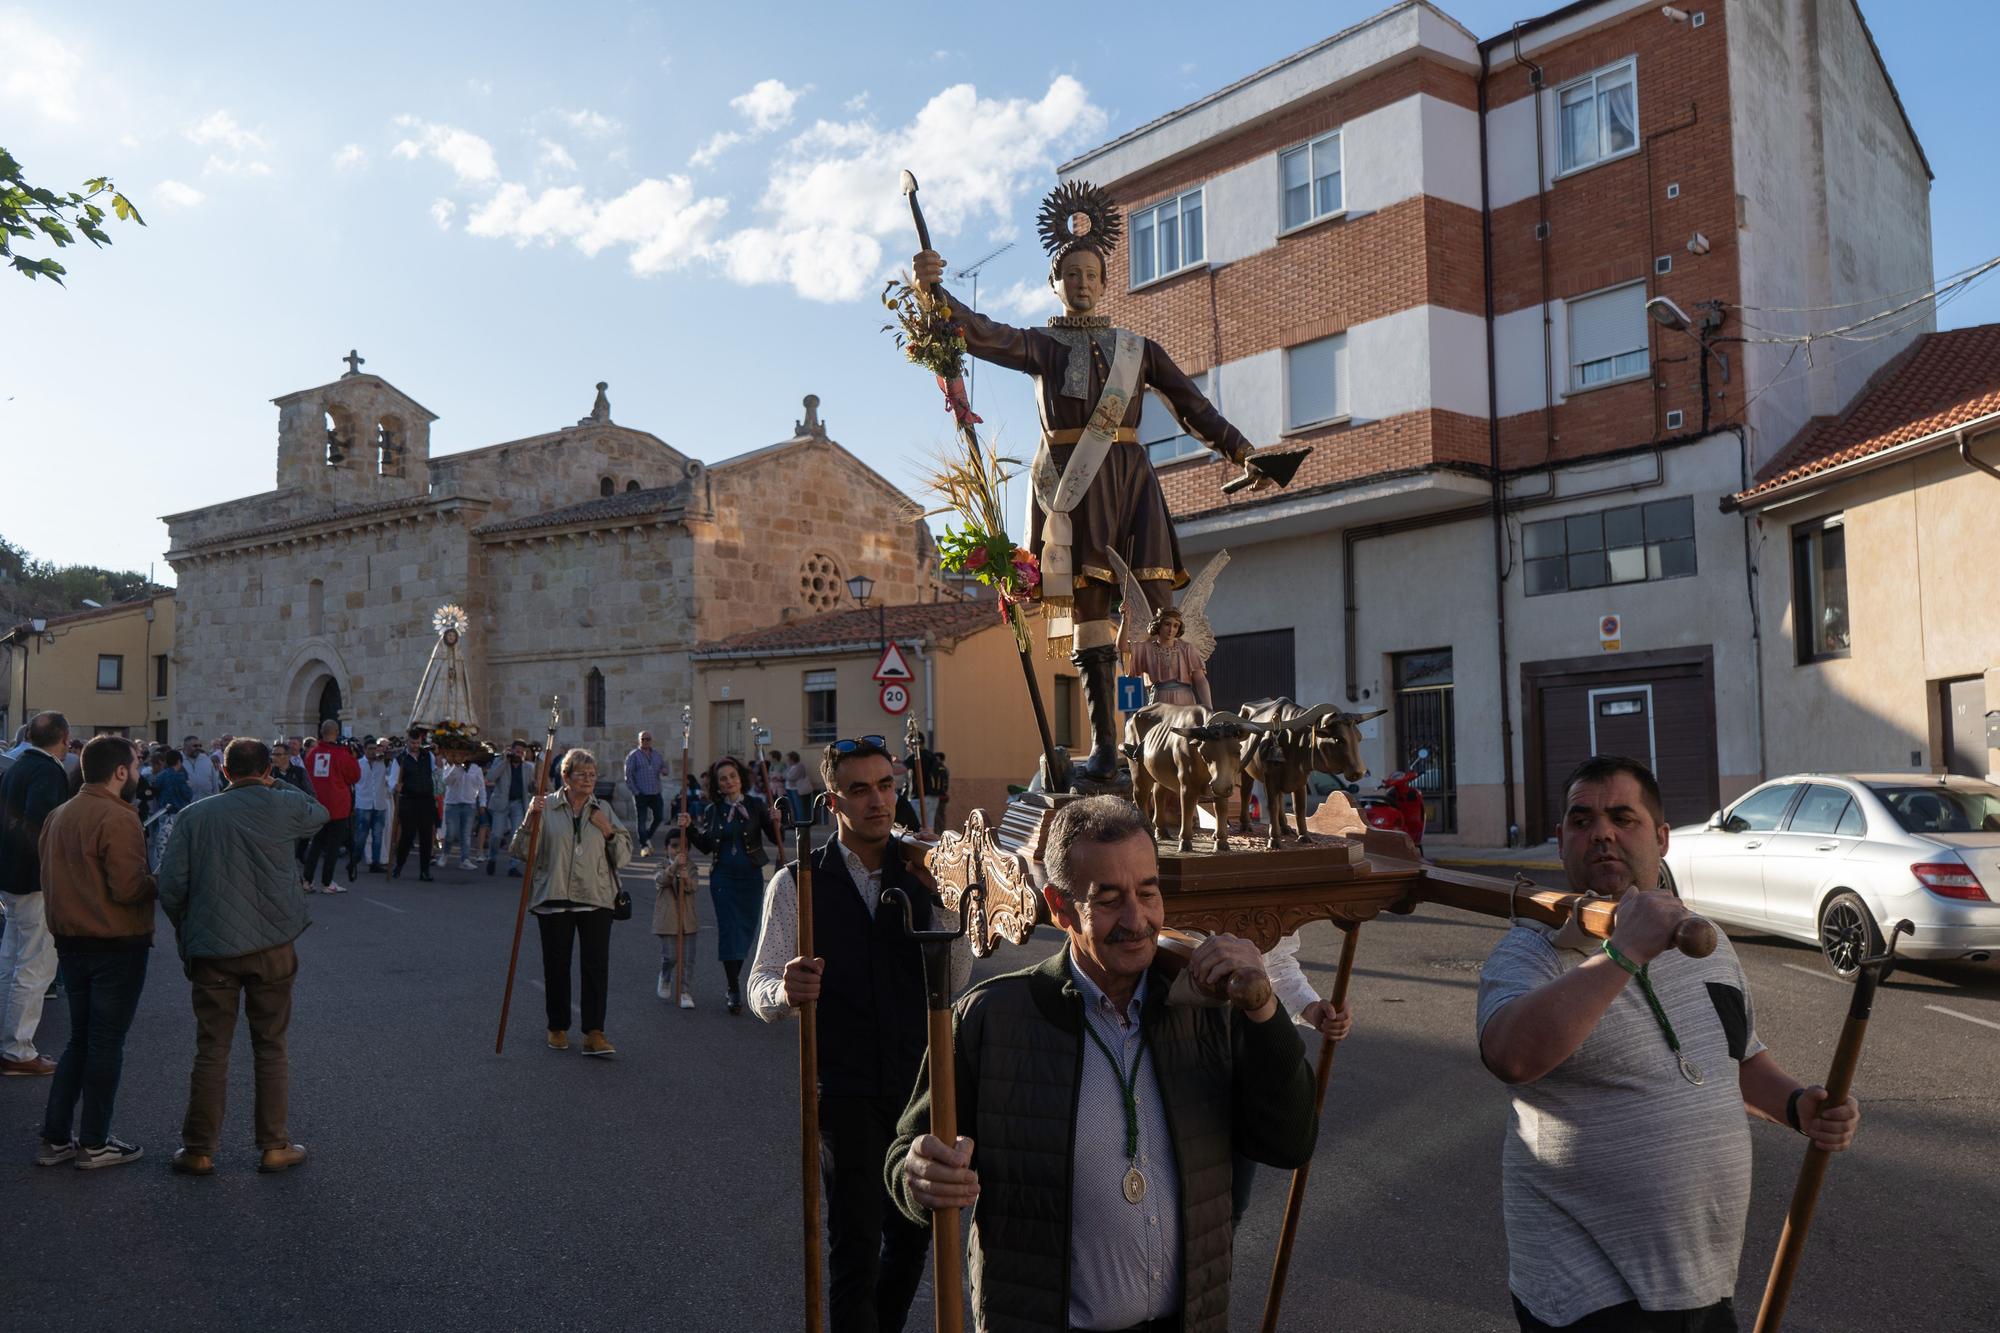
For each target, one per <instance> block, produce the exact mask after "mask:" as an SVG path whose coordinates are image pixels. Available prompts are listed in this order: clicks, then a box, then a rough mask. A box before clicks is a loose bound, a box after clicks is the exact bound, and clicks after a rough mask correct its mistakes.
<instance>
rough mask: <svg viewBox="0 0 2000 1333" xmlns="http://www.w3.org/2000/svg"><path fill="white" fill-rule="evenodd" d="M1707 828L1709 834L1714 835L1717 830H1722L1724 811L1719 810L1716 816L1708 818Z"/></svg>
mask: <svg viewBox="0 0 2000 1333" xmlns="http://www.w3.org/2000/svg"><path fill="white" fill-rule="evenodd" d="M1706 827H1707V829H1708V831H1709V832H1711V833H1713V832H1714V831H1715V830H1717V829H1719V828H1721V827H1722V811H1720V810H1717V811H1716V812H1715V813H1714V814H1712V815H1710V816H1709V817H1708V824H1707V825H1706Z"/></svg>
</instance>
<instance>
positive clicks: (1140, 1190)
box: [1125, 1166, 1146, 1204]
mask: <svg viewBox="0 0 2000 1333" xmlns="http://www.w3.org/2000/svg"><path fill="white" fill-rule="evenodd" d="M1145 1197H1146V1178H1145V1177H1144V1176H1142V1175H1140V1174H1139V1168H1138V1167H1136V1166H1135V1167H1133V1168H1132V1169H1131V1170H1129V1171H1127V1172H1126V1173H1125V1202H1127V1203H1131V1204H1136V1203H1138V1202H1139V1201H1140V1200H1141V1199H1143V1198H1145Z"/></svg>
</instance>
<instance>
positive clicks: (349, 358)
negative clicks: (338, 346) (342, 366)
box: [340, 347, 368, 379]
mask: <svg viewBox="0 0 2000 1333" xmlns="http://www.w3.org/2000/svg"><path fill="white" fill-rule="evenodd" d="M340 359H341V360H342V361H345V362H346V363H347V375H359V374H360V373H361V367H363V366H364V365H366V364H368V358H367V357H365V356H362V355H361V354H360V353H359V352H357V351H355V350H354V349H353V348H352V347H350V348H348V349H347V355H346V356H343V357H342V358H340ZM347 375H342V376H341V378H342V379H346V378H347Z"/></svg>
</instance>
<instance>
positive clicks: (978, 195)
mask: <svg viewBox="0 0 2000 1333" xmlns="http://www.w3.org/2000/svg"><path fill="white" fill-rule="evenodd" d="M1104 124H1105V114H1104V111H1103V110H1102V108H1100V107H1098V106H1097V104H1096V103H1094V102H1092V101H1091V99H1090V94H1089V92H1088V91H1086V90H1085V88H1084V86H1083V85H1082V84H1081V83H1078V82H1077V81H1076V80H1075V79H1074V78H1071V77H1070V76H1068V75H1063V76H1060V77H1058V78H1057V79H1055V80H1054V81H1053V82H1052V83H1051V84H1050V85H1049V88H1048V91H1047V92H1046V93H1044V94H1043V95H1042V97H1041V98H1040V99H1039V100H1035V101H1029V100H1028V99H1026V98H1007V99H1004V100H1003V99H995V98H981V97H980V96H979V94H978V92H977V90H975V89H974V88H973V87H972V85H970V84H957V85H955V86H953V87H950V88H946V89H945V90H944V91H942V92H940V93H938V94H937V95H936V96H935V97H933V98H932V99H931V100H930V101H929V102H928V103H926V104H925V105H924V106H923V107H922V109H920V110H919V111H918V112H917V114H916V116H915V117H914V118H913V119H912V120H911V121H910V122H909V123H908V124H905V125H903V126H900V127H898V128H896V129H892V130H883V129H881V128H879V127H877V126H876V125H875V123H874V122H873V121H871V120H851V121H844V122H833V121H824V120H823V121H819V122H818V123H816V124H814V125H813V126H812V127H811V128H809V129H807V130H806V131H805V132H804V133H802V134H800V135H798V136H797V137H796V138H794V139H793V140H792V141H791V142H790V143H789V144H787V145H786V146H785V148H784V149H783V151H781V152H780V153H779V155H778V158H777V160H776V162H775V163H773V165H772V168H771V173H770V177H769V180H768V182H767V184H766V188H765V191H764V194H763V198H762V199H761V200H760V201H759V204H758V209H759V211H760V213H762V214H763V215H764V218H765V221H763V222H762V223H761V224H760V225H759V226H757V227H754V228H750V229H748V230H745V231H741V232H737V233H735V234H734V235H731V236H728V237H725V238H724V239H723V240H721V241H720V242H718V244H717V248H718V251H719V252H720V253H721V255H722V256H723V257H724V260H725V265H724V267H725V272H726V273H727V274H728V275H729V276H730V277H731V278H732V279H734V280H735V281H737V282H744V283H756V282H785V283H789V284H790V285H791V286H792V287H793V288H794V290H796V291H797V292H798V293H799V294H800V295H802V296H807V297H810V298H812V299H814V300H822V301H840V300H853V299H855V298H857V297H860V296H863V295H866V294H868V293H869V292H870V289H871V288H872V287H873V285H874V284H875V282H876V281H877V280H878V279H879V278H880V277H881V276H882V269H883V263H882V256H883V246H882V242H883V241H884V240H892V241H893V244H895V245H896V246H898V247H909V248H914V244H915V239H916V238H915V237H914V236H913V235H911V233H910V214H909V209H908V207H907V206H906V205H905V203H904V201H903V198H902V196H901V195H900V194H899V193H898V192H897V189H896V185H897V180H898V172H899V171H900V169H902V168H905V167H907V168H909V169H910V170H911V171H913V172H914V173H915V174H916V176H917V180H918V181H919V183H920V184H921V185H922V187H923V192H922V195H921V196H920V197H921V198H922V200H923V205H924V215H925V218H926V220H927V221H928V222H929V223H930V226H931V231H932V233H933V235H934V236H937V237H940V238H943V237H949V236H951V235H953V234H954V233H956V232H958V231H960V230H961V229H963V228H965V227H966V226H968V225H969V224H971V223H973V222H975V221H978V220H981V219H986V220H989V221H991V222H993V223H997V224H1001V225H1005V224H1006V223H1008V222H1010V221H1011V220H1012V219H1013V215H1014V211H1015V208H1016V206H1017V205H1018V204H1019V202H1020V199H1021V197H1022V195H1023V194H1025V193H1027V192H1028V191H1029V190H1031V189H1039V188H1040V187H1041V186H1042V184H1043V183H1044V182H1046V181H1047V180H1049V179H1050V178H1051V177H1052V176H1053V174H1054V168H1055V161H1056V156H1057V154H1058V153H1059V152H1060V151H1062V150H1064V149H1067V148H1070V147H1074V146H1078V145H1080V144H1081V143H1083V142H1086V141H1089V140H1091V139H1093V138H1096V137H1099V136H1101V134H1102V132H1103V129H1104Z"/></svg>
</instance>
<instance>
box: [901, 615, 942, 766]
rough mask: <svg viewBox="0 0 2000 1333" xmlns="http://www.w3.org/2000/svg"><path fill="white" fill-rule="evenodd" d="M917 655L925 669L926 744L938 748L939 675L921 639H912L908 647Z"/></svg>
mask: <svg viewBox="0 0 2000 1333" xmlns="http://www.w3.org/2000/svg"><path fill="white" fill-rule="evenodd" d="M907 647H908V648H909V650H910V651H911V652H913V653H915V654H916V655H917V660H918V661H919V662H921V663H923V667H924V744H925V745H926V746H928V747H929V748H931V749H933V750H935V749H936V748H937V673H936V668H935V664H934V663H933V662H932V661H931V655H930V654H929V653H927V652H925V651H924V645H923V641H922V640H921V639H911V640H910V641H909V643H908V645H907Z"/></svg>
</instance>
